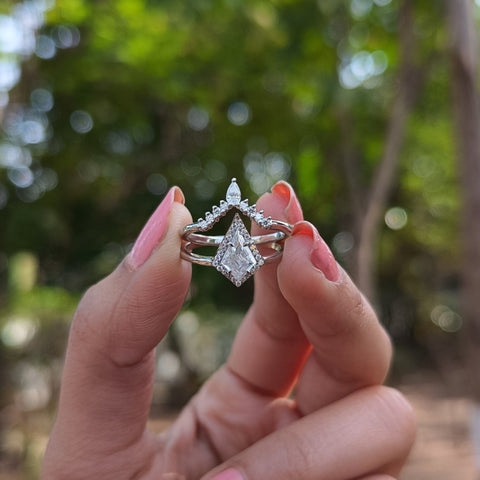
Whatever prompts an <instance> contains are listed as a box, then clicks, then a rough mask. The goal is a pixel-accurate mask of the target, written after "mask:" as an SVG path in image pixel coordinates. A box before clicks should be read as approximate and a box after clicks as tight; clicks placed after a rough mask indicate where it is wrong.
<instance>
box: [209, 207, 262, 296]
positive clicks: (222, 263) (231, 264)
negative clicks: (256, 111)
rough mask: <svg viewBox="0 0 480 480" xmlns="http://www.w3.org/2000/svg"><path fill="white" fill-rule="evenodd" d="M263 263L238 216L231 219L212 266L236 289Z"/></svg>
mask: <svg viewBox="0 0 480 480" xmlns="http://www.w3.org/2000/svg"><path fill="white" fill-rule="evenodd" d="M263 263H264V260H263V257H262V256H261V255H260V252H259V251H258V249H257V248H256V247H255V245H254V242H253V240H252V237H251V236H250V234H249V233H248V231H247V229H246V228H245V225H244V224H243V222H242V220H241V218H240V216H239V215H238V214H236V215H235V217H234V218H233V221H232V224H231V225H230V228H229V229H228V232H227V234H226V235H225V237H224V239H223V241H222V243H221V244H220V246H219V247H218V251H217V254H216V255H215V258H214V259H213V266H214V267H215V268H216V269H217V270H218V271H219V272H221V273H222V274H223V275H225V276H226V277H227V278H228V279H230V280H231V281H232V282H233V283H234V284H235V285H236V286H237V287H238V286H240V285H241V284H242V283H243V282H245V280H247V279H248V278H249V277H251V276H252V275H253V274H254V273H255V272H256V271H257V270H258V269H259V268H260V267H261V266H262V265H263Z"/></svg>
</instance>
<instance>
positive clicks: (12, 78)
mask: <svg viewBox="0 0 480 480" xmlns="http://www.w3.org/2000/svg"><path fill="white" fill-rule="evenodd" d="M20 75H21V70H20V66H19V65H18V63H17V62H15V61H13V60H6V59H2V60H0V91H3V92H8V91H9V90H11V89H12V88H13V87H14V86H15V85H16V84H17V83H18V81H19V80H20Z"/></svg>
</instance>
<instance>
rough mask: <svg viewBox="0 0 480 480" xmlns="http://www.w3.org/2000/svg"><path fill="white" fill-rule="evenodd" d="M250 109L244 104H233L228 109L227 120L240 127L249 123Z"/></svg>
mask: <svg viewBox="0 0 480 480" xmlns="http://www.w3.org/2000/svg"><path fill="white" fill-rule="evenodd" d="M250 115H251V114H250V107H249V106H248V105H247V104H246V103H245V102H235V103H232V104H231V105H230V106H229V107H228V111H227V117H228V120H229V121H230V122H231V123H233V124H234V125H237V126H242V125H245V124H247V123H248V122H249V121H250Z"/></svg>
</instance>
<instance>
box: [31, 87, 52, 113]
mask: <svg viewBox="0 0 480 480" xmlns="http://www.w3.org/2000/svg"><path fill="white" fill-rule="evenodd" d="M30 102H31V104H32V107H33V108H35V109H37V110H40V111H41V112H49V111H50V110H51V109H52V108H53V105H54V101H53V95H52V93H51V92H49V91H48V90H46V89H45V88H36V89H35V90H34V91H33V92H32V93H31V94H30Z"/></svg>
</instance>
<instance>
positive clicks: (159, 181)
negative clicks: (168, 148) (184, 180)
mask: <svg viewBox="0 0 480 480" xmlns="http://www.w3.org/2000/svg"><path fill="white" fill-rule="evenodd" d="M167 187H168V182H167V179H166V178H165V177H164V176H163V175H162V174H161V173H152V174H151V175H150V176H149V177H148V178H147V190H148V191H149V192H150V193H153V195H163V194H164V193H165V192H166V191H167Z"/></svg>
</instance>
